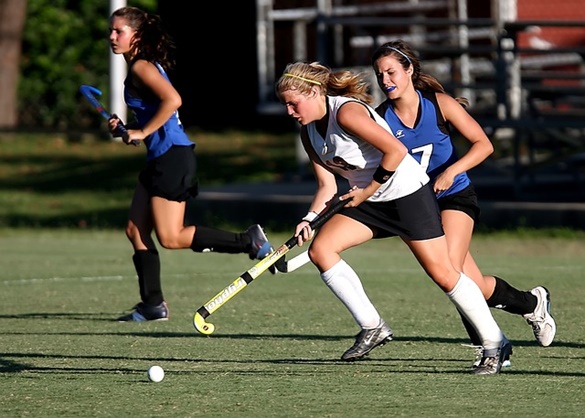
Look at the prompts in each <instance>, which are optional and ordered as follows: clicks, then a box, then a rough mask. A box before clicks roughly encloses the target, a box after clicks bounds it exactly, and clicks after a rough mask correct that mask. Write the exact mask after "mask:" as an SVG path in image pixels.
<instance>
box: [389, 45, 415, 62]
mask: <svg viewBox="0 0 585 418" xmlns="http://www.w3.org/2000/svg"><path fill="white" fill-rule="evenodd" d="M384 48H386V49H391V50H392V51H395V52H398V53H399V54H400V55H402V56H403V57H404V58H406V61H408V63H409V64H410V65H412V61H411V60H410V58H408V55H406V54H405V53H404V52H402V51H401V50H399V49H396V48H394V47H393V46H388V45H386V46H384Z"/></svg>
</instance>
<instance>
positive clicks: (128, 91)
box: [124, 63, 194, 161]
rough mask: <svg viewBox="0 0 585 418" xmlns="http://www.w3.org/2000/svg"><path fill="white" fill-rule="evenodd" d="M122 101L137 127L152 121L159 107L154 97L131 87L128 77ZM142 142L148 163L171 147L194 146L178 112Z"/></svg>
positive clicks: (157, 66)
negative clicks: (134, 119) (135, 121)
mask: <svg viewBox="0 0 585 418" xmlns="http://www.w3.org/2000/svg"><path fill="white" fill-rule="evenodd" d="M155 65H156V68H158V71H159V72H160V73H161V74H162V76H163V77H164V78H165V79H166V80H167V81H168V82H169V83H170V80H169V77H168V76H167V74H166V72H165V70H164V69H163V68H162V67H161V66H160V64H158V63H155ZM124 100H125V101H126V104H127V105H128V108H130V110H131V111H132V113H133V114H134V117H135V118H136V120H137V122H138V124H139V126H144V125H145V124H146V123H147V122H148V121H149V120H150V119H152V117H153V116H154V114H155V113H156V111H157V110H158V108H159V106H160V100H159V99H158V98H157V97H154V96H153V95H152V94H147V95H145V94H144V92H138V91H137V89H136V88H135V87H134V86H133V85H132V82H131V77H130V75H128V77H126V80H125V81H124ZM143 142H144V144H145V145H146V148H147V152H146V159H147V160H148V161H150V160H152V159H154V158H156V157H160V156H161V155H163V154H164V153H165V152H167V151H168V150H169V149H170V148H171V147H172V146H173V145H179V146H192V145H194V142H193V141H191V140H190V139H189V137H188V136H187V134H186V133H185V130H184V128H183V125H182V124H181V120H180V119H179V112H178V111H177V112H175V113H173V115H172V116H171V117H170V118H169V120H167V121H166V122H165V124H164V125H163V126H161V127H160V128H159V129H158V130H157V131H156V132H153V133H152V134H150V135H149V136H148V137H146V138H145V139H144V141H143Z"/></svg>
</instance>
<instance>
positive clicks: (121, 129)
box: [79, 84, 140, 146]
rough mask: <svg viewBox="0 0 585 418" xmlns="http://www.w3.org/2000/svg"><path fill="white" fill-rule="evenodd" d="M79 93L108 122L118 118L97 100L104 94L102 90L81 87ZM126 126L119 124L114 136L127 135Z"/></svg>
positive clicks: (137, 142) (86, 86) (137, 143)
mask: <svg viewBox="0 0 585 418" xmlns="http://www.w3.org/2000/svg"><path fill="white" fill-rule="evenodd" d="M79 91H80V92H81V94H83V97H85V98H86V99H87V101H88V102H90V103H91V105H92V106H93V107H94V108H95V110H97V111H98V112H99V113H100V114H101V115H102V116H103V117H104V119H106V120H110V118H112V116H114V117H116V115H112V114H111V113H110V112H108V111H107V110H106V108H105V107H104V105H102V104H101V103H100V101H99V100H98V99H97V98H96V96H101V95H102V92H101V90H100V89H97V88H95V87H93V86H88V85H85V84H84V85H81V86H80V87H79ZM126 133H127V131H126V126H124V124H123V123H122V121H120V122H119V123H118V127H117V128H116V130H115V131H114V136H124V134H126ZM130 143H131V144H132V145H135V146H136V145H140V141H136V140H134V141H131V142H130Z"/></svg>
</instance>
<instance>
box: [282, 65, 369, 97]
mask: <svg viewBox="0 0 585 418" xmlns="http://www.w3.org/2000/svg"><path fill="white" fill-rule="evenodd" d="M313 88H318V89H319V90H320V92H321V94H322V95H323V96H325V95H330V96H345V97H351V98H354V99H358V100H361V101H363V102H366V103H369V104H372V103H373V101H374V99H373V97H372V95H370V93H369V92H368V89H369V84H368V82H367V81H366V79H365V77H364V76H363V75H362V74H356V73H353V72H351V71H349V70H340V71H335V72H334V71H332V70H331V69H330V68H329V67H327V66H325V65H322V64H320V63H318V62H312V63H307V62H293V63H290V64H288V65H287V66H286V68H285V69H284V72H283V74H282V76H281V77H280V78H279V79H278V81H277V82H276V85H275V90H276V95H277V96H278V98H279V99H282V93H284V92H285V91H288V90H296V91H298V92H299V93H301V94H309V93H310V92H311V89H313Z"/></svg>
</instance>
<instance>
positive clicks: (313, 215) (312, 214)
mask: <svg viewBox="0 0 585 418" xmlns="http://www.w3.org/2000/svg"><path fill="white" fill-rule="evenodd" d="M317 216H319V214H318V213H317V212H314V211H309V212H307V214H306V215H305V217H304V218H303V219H301V221H307V222H313V221H314V220H315V218H316V217H317Z"/></svg>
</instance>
